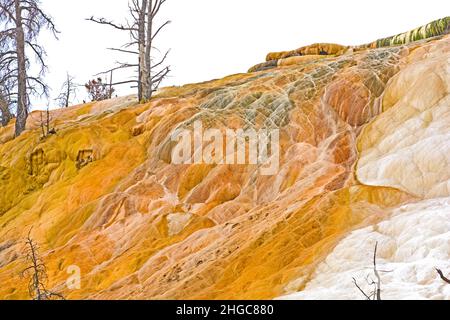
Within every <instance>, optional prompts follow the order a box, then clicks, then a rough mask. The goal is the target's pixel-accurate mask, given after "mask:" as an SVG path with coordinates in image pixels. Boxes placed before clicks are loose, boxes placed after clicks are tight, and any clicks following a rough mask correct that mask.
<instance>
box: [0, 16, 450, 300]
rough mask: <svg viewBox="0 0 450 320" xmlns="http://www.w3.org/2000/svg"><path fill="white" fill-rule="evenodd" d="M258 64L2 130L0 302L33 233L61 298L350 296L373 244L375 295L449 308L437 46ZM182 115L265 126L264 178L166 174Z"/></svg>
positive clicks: (444, 93)
mask: <svg viewBox="0 0 450 320" xmlns="http://www.w3.org/2000/svg"><path fill="white" fill-rule="evenodd" d="M446 19H447V18H446ZM445 21H448V20H445ZM427 30H428V29H427ZM433 30H434V29H433ZM436 30H438V31H439V33H441V31H442V28H441V27H439V28H438V29H436ZM421 32H422V31H420V32H419V33H421ZM427 32H428V31H427ZM432 34H433V35H435V32H434V31H433V32H432ZM427 35H428V33H427ZM408 38H409V37H408ZM413 39H417V37H416V36H414V37H413ZM383 43H385V42H383ZM390 43H391V42H390ZM392 43H393V44H397V40H394V41H393V42H392ZM268 60H270V61H269V63H268V64H267V65H266V66H265V67H264V66H263V67H261V68H257V69H259V70H261V71H259V72H253V73H243V74H237V75H232V76H229V77H226V78H224V79H220V80H214V81H210V82H205V83H201V84H190V85H186V86H183V87H169V88H163V89H161V91H160V92H159V94H158V95H157V96H155V97H154V98H153V99H152V100H151V101H150V102H148V103H146V104H138V103H136V99H135V97H125V98H118V99H113V100H110V101H102V102H99V103H89V104H85V105H80V106H74V107H71V108H67V109H64V110H57V111H52V115H51V118H52V119H53V122H54V123H52V126H54V127H55V129H56V131H57V134H56V135H51V136H49V137H48V138H46V139H39V137H40V128H39V121H38V116H37V115H38V113H36V112H35V113H32V114H31V115H30V117H29V119H28V123H27V130H26V131H25V132H24V133H23V134H22V135H21V136H20V137H18V138H16V139H12V137H13V131H14V130H13V128H14V123H13V122H14V121H11V123H9V124H8V125H7V126H6V127H4V128H0V283H1V286H0V298H4V299H21V298H27V293H28V291H27V287H26V283H25V282H23V281H21V280H20V277H19V275H20V270H22V269H23V268H24V261H23V259H21V256H20V252H22V247H23V246H22V244H23V238H24V237H25V236H26V235H27V233H28V231H29V229H30V227H31V226H34V228H33V238H34V239H35V241H36V242H37V243H39V244H40V245H41V256H42V258H43V260H44V261H46V263H47V269H48V270H47V272H48V276H49V280H50V283H49V284H48V288H49V289H52V290H53V289H54V291H57V292H60V293H62V294H63V295H64V296H65V297H66V298H68V299H272V298H277V297H282V298H286V297H287V298H293V299H308V298H352V299H359V298H361V297H360V296H359V295H358V291H356V290H355V289H354V288H353V287H352V277H353V276H357V273H358V271H359V270H361V268H364V267H365V265H364V264H365V263H366V261H368V259H367V257H368V256H369V255H370V254H371V252H372V249H373V244H374V242H375V241H378V242H379V248H380V263H381V264H383V266H385V268H386V269H392V270H394V273H392V274H389V275H386V276H385V278H384V281H385V282H386V285H385V286H384V288H385V290H386V292H385V294H386V297H392V298H407V297H412V298H436V299H450V291H449V290H450V289H449V288H448V286H445V284H444V283H442V280H440V279H439V278H438V277H436V275H435V271H434V268H435V267H439V268H441V269H443V270H450V259H449V258H450V246H449V243H450V239H449V235H450V233H449V224H448V221H449V212H448V208H449V200H448V198H449V197H450V182H449V181H450V165H449V163H450V161H449V160H450V158H449V155H450V144H449V141H450V126H449V122H450V114H449V108H448V106H449V103H450V100H449V84H450V36H449V35H441V36H439V37H434V38H430V39H427V40H426V41H418V42H408V41H402V43H401V44H400V45H395V46H384V45H383V47H382V48H375V47H374V48H370V47H367V48H365V49H364V50H352V49H351V48H347V47H344V46H338V45H332V44H317V45H313V46H311V47H305V48H302V49H301V50H297V51H295V52H289V53H282V54H272V55H270V56H269V57H268ZM268 67H270V68H268ZM196 121H201V123H202V124H203V126H204V129H216V130H217V132H219V133H223V132H225V131H226V130H227V129H232V130H238V129H247V128H254V129H256V130H259V129H264V128H267V129H278V130H279V133H280V136H279V138H280V139H279V147H280V161H279V162H280V163H279V170H278V171H277V172H275V174H273V175H268V176H264V175H261V174H259V172H260V170H259V169H260V166H261V165H260V164H240V165H231V164H220V163H219V164H206V163H192V164H174V163H172V162H171V156H172V151H173V149H174V142H173V141H172V140H171V135H172V134H173V133H174V132H176V131H177V130H182V129H187V130H190V129H192V128H193V126H194V125H195V123H196ZM199 147H203V145H202V144H201V145H200V146H199ZM369 264H370V260H369ZM73 266H77V267H79V268H80V271H81V288H80V289H69V288H68V287H67V286H66V280H67V278H68V277H69V274H68V273H67V272H68V270H72V268H73Z"/></svg>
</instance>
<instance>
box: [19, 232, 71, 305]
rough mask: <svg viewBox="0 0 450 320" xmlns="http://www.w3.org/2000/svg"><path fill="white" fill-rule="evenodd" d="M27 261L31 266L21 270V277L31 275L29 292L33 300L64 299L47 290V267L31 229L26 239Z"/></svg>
mask: <svg viewBox="0 0 450 320" xmlns="http://www.w3.org/2000/svg"><path fill="white" fill-rule="evenodd" d="M25 244H26V261H27V263H28V264H29V266H28V267H27V268H26V269H24V270H23V271H22V272H21V277H29V278H30V280H29V283H28V292H29V294H30V297H31V298H32V299H33V300H55V299H56V300H64V297H63V296H62V295H61V294H59V293H56V292H51V291H49V290H47V288H46V283H47V281H48V276H47V268H46V266H45V264H44V262H43V260H42V259H41V257H40V256H39V246H38V245H37V243H36V242H35V241H34V240H33V239H32V238H31V229H30V231H29V232H28V236H27V239H26V243H25Z"/></svg>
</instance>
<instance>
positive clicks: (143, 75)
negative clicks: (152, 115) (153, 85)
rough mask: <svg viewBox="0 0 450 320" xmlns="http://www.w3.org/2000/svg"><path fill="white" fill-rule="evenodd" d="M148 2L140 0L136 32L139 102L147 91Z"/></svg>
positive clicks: (143, 98)
mask: <svg viewBox="0 0 450 320" xmlns="http://www.w3.org/2000/svg"><path fill="white" fill-rule="evenodd" d="M147 7H148V1H147V0H142V3H141V11H140V12H139V23H138V25H139V27H138V28H139V31H138V39H139V40H138V42H139V82H138V96H139V101H143V100H145V92H146V91H147V82H148V80H147V78H148V69H147V56H146V52H145V51H146V48H145V44H146V36H145V22H146V14H147Z"/></svg>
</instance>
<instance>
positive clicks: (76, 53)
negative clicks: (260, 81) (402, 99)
mask: <svg viewBox="0 0 450 320" xmlns="http://www.w3.org/2000/svg"><path fill="white" fill-rule="evenodd" d="M127 2H128V1H127V0H75V1H68V0H42V4H43V6H44V9H45V11H46V12H47V13H48V14H50V15H51V16H52V17H53V18H54V21H55V23H56V25H57V27H58V29H59V30H60V31H61V32H62V33H61V34H60V35H59V41H56V40H54V39H52V38H51V37H50V35H49V34H48V33H47V32H45V33H44V34H43V35H42V37H41V38H42V42H43V44H44V45H45V48H46V50H47V53H48V58H47V62H48V65H49V67H50V71H49V73H48V74H47V76H46V80H47V83H48V84H49V85H50V87H51V88H52V89H53V91H52V95H51V98H52V99H53V98H55V97H56V96H57V95H58V91H59V89H60V87H61V84H62V82H63V81H64V78H65V74H66V72H67V71H68V72H69V73H70V74H72V75H73V76H75V78H76V81H77V82H78V83H80V84H82V83H85V82H87V81H88V80H89V79H90V78H92V77H93V75H94V74H95V73H98V72H100V71H103V70H107V69H109V68H110V67H113V66H114V62H115V61H118V60H119V61H126V60H127V58H129V57H128V56H126V55H123V54H120V53H114V52H111V51H108V50H106V48H107V47H119V46H121V45H122V44H123V43H124V42H126V41H127V40H128V35H127V34H126V33H124V32H120V31H117V30H114V29H111V28H109V27H107V26H100V25H96V24H94V23H92V22H88V21H85V20H84V19H85V18H88V17H90V16H91V15H94V16H98V17H105V18H108V19H112V20H115V21H116V22H121V21H124V18H125V17H126V16H127ZM164 6H165V7H164V9H163V10H161V13H160V15H161V16H162V17H163V18H167V19H170V20H172V24H171V25H169V26H168V28H167V29H166V31H165V32H164V33H161V36H160V37H159V42H158V43H157V46H158V48H160V49H161V51H163V50H164V49H166V48H171V49H172V50H171V53H170V59H169V63H170V64H171V65H172V70H173V71H172V73H171V77H170V78H168V79H167V80H166V81H165V82H164V85H181V84H185V83H192V82H200V81H206V80H210V79H214V78H220V77H223V76H226V75H229V74H233V73H239V72H246V71H247V69H248V68H249V67H251V66H252V65H254V64H256V63H259V62H262V61H264V59H265V56H266V54H267V53H268V52H270V51H279V50H290V49H295V48H297V47H300V46H303V45H307V44H311V43H314V42H335V43H340V44H345V45H353V44H362V43H368V42H371V41H373V40H376V39H378V38H381V37H386V36H391V35H394V34H397V33H400V32H404V31H407V30H409V29H412V28H415V27H418V26H420V25H423V24H425V23H428V22H431V21H433V20H435V19H438V18H442V17H445V16H448V15H450V1H448V0H428V1H423V0H420V1H416V0H409V1H404V0H377V1H375V0H374V1H362V0H359V1H358V0H340V1H337V0H334V1H333V0H320V1H315V0H307V1H299V0H167V2H166V4H165V5H164ZM131 59H133V56H131ZM131 62H133V61H131ZM131 75H132V73H131V71H130V73H129V74H125V75H121V79H119V78H116V79H115V80H116V81H118V80H124V78H126V77H129V76H131ZM118 76H119V75H118ZM117 89H118V90H117V94H118V95H125V94H129V93H133V92H134V90H133V89H130V88H129V85H124V86H120V87H118V88H117ZM83 99H86V94H85V90H84V89H83V88H81V89H80V90H79V93H78V101H81V100H83ZM54 104H55V103H54V102H53V101H50V106H51V107H53V105H54ZM46 105H47V102H44V101H38V100H36V101H34V102H33V106H32V107H33V108H36V109H41V108H45V107H46Z"/></svg>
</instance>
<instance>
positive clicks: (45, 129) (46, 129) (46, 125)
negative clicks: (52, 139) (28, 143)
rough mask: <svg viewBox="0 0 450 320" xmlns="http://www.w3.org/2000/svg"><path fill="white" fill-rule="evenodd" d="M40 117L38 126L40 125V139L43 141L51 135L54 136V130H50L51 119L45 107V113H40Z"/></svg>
mask: <svg viewBox="0 0 450 320" xmlns="http://www.w3.org/2000/svg"><path fill="white" fill-rule="evenodd" d="M44 113H45V117H44ZM40 116H41V123H40V125H41V132H42V137H41V139H45V138H47V137H48V136H49V135H51V134H56V130H55V129H54V128H52V129H50V122H51V121H52V118H51V116H50V110H49V108H48V107H47V109H46V110H45V111H41V113H40Z"/></svg>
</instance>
